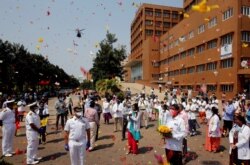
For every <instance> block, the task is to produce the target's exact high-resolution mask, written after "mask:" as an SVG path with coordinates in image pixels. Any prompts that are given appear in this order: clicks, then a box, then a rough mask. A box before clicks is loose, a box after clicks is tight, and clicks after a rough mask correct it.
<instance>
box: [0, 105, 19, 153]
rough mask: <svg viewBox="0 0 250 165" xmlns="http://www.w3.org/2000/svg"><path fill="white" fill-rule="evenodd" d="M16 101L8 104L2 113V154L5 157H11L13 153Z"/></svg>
mask: <svg viewBox="0 0 250 165" xmlns="http://www.w3.org/2000/svg"><path fill="white" fill-rule="evenodd" d="M13 105H14V100H9V101H7V102H6V107H5V109H4V110H3V111H2V112H1V113H0V126H2V132H3V133H2V135H3V140H2V152H3V156H6V157H10V156H12V155H13V154H14V152H13V140H14V135H15V128H16V125H15V112H14V110H13Z"/></svg>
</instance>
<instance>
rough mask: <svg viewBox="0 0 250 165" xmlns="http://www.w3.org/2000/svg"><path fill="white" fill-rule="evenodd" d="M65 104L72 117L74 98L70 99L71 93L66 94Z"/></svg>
mask: <svg viewBox="0 0 250 165" xmlns="http://www.w3.org/2000/svg"><path fill="white" fill-rule="evenodd" d="M65 104H66V108H67V110H68V111H69V113H70V115H71V116H72V107H73V101H72V98H71V97H70V93H67V94H66V98H65Z"/></svg>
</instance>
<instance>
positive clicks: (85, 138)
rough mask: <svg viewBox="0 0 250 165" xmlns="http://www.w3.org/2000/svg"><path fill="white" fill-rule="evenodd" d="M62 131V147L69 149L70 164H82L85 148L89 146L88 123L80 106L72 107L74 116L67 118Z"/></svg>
mask: <svg viewBox="0 0 250 165" xmlns="http://www.w3.org/2000/svg"><path fill="white" fill-rule="evenodd" d="M64 131H65V133H64V142H65V145H64V148H65V150H66V151H69V154H70V161H71V165H84V164H85V163H84V162H85V160H86V159H85V157H86V153H85V150H86V149H88V148H89V146H90V124H89V122H88V119H86V118H84V117H83V111H82V108H79V107H75V108H74V116H73V118H71V119H69V120H67V122H66V124H65V128H64Z"/></svg>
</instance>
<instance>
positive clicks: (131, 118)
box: [126, 103, 141, 154]
mask: <svg viewBox="0 0 250 165" xmlns="http://www.w3.org/2000/svg"><path fill="white" fill-rule="evenodd" d="M127 119H128V125H127V129H128V131H127V133H128V149H129V150H128V152H127V153H126V154H130V153H132V154H138V143H139V140H140V139H141V132H140V123H141V122H140V121H141V112H140V111H139V106H138V104H137V103H135V104H133V106H132V111H130V113H129V115H128V118H127Z"/></svg>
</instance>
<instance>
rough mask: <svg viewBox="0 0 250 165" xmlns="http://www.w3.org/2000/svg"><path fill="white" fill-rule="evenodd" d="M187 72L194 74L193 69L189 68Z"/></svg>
mask: <svg viewBox="0 0 250 165" xmlns="http://www.w3.org/2000/svg"><path fill="white" fill-rule="evenodd" d="M187 70H188V73H194V70H195V67H194V66H193V67H190V68H188V69H187Z"/></svg>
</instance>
